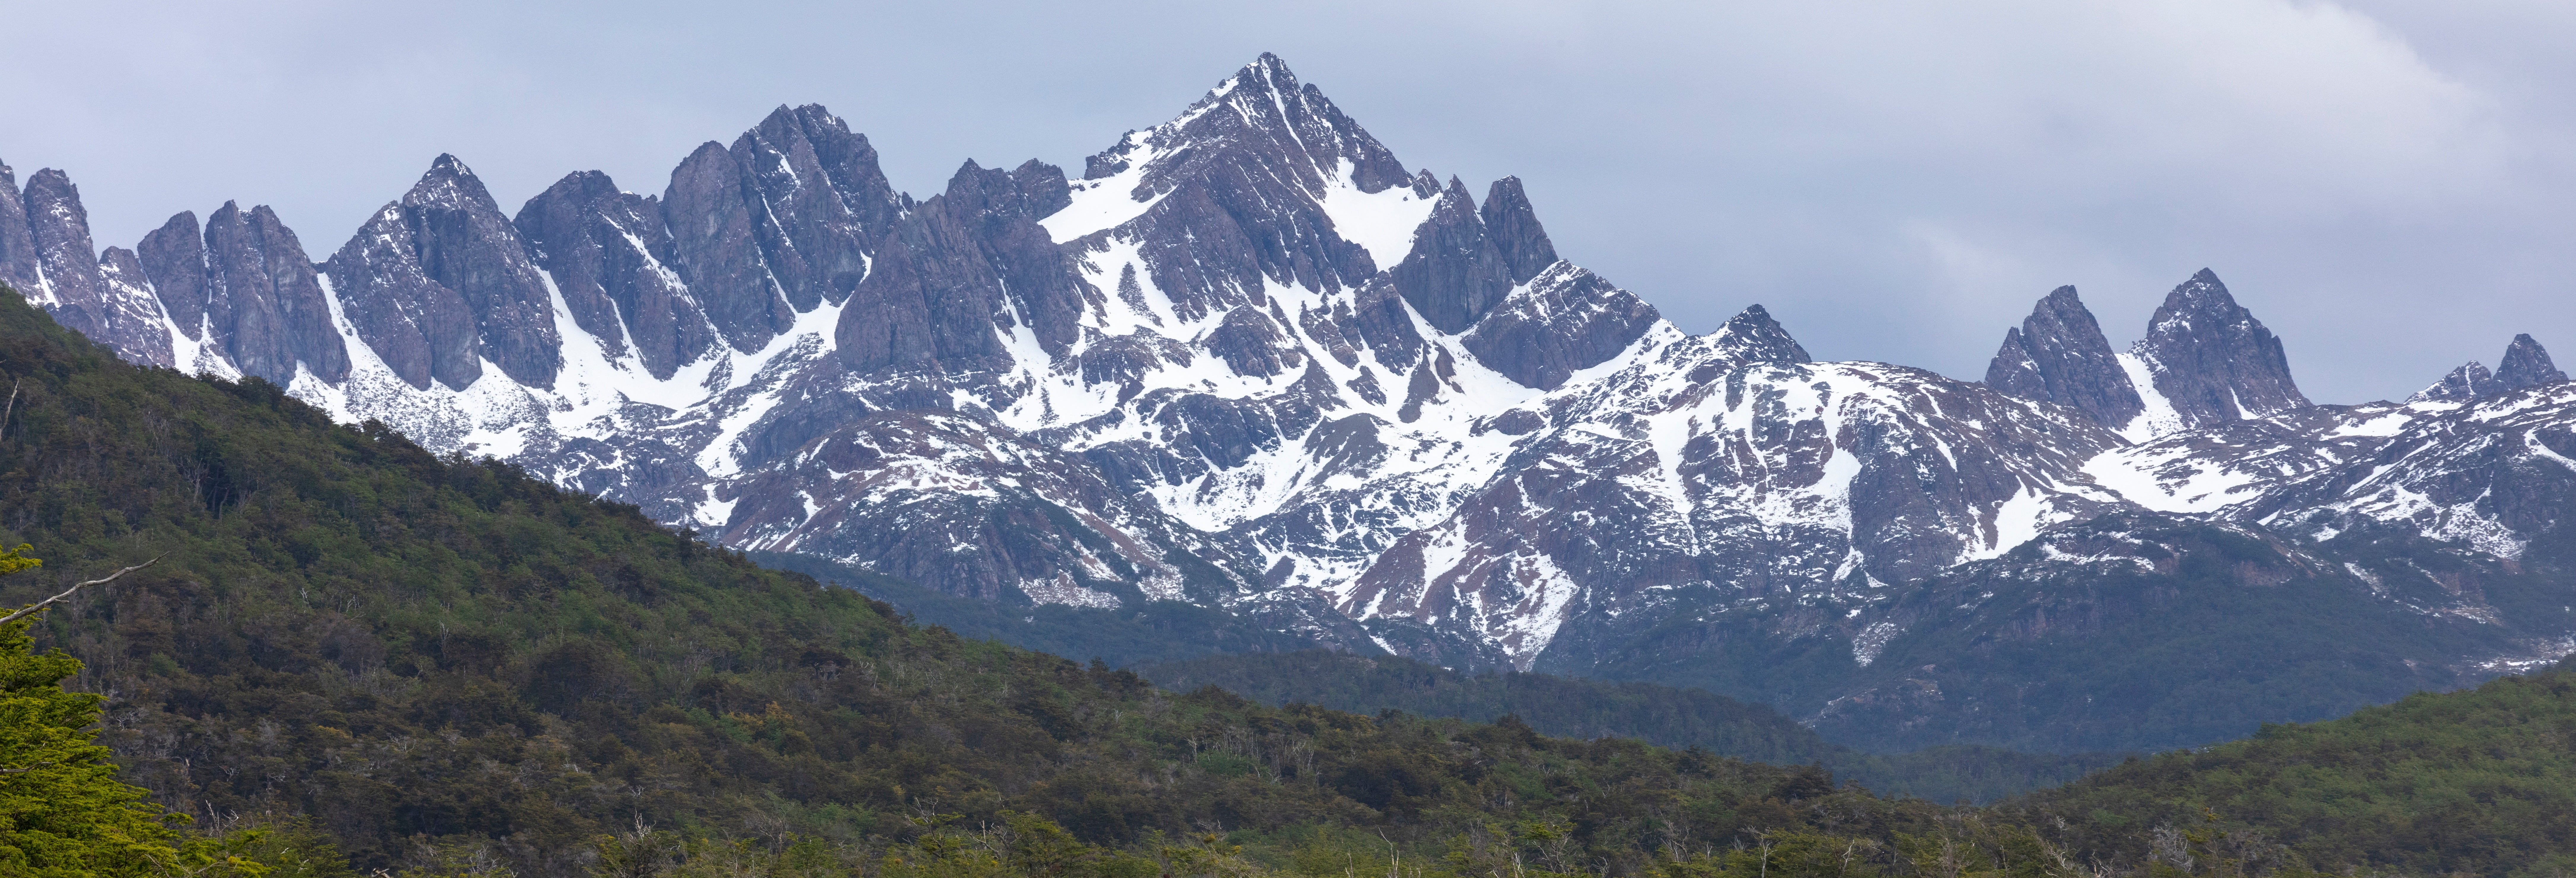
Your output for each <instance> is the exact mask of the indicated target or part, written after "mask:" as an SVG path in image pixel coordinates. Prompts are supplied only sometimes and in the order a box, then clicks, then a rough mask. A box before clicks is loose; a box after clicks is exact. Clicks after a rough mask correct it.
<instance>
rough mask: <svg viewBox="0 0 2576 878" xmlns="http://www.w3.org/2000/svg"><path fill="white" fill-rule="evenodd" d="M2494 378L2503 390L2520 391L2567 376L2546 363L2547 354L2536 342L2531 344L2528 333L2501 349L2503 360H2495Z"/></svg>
mask: <svg viewBox="0 0 2576 878" xmlns="http://www.w3.org/2000/svg"><path fill="white" fill-rule="evenodd" d="M2495 377H2496V381H2497V383H2500V384H2503V385H2504V387H2505V389H2507V390H2521V389H2523V388H2526V387H2539V386H2541V385H2544V384H2558V383H2561V382H2564V381H2566V380H2567V373H2565V372H2561V371H2558V366H2557V365H2556V364H2553V363H2551V362H2549V351H2547V350H2544V349H2542V348H2541V346H2540V342H2538V341H2534V340H2533V339H2532V337H2531V334H2530V333H2523V334H2521V335H2517V336H2514V337H2513V344H2510V345H2507V346H2505V349H2504V359H2501V360H2497V361H2496V372H2495Z"/></svg>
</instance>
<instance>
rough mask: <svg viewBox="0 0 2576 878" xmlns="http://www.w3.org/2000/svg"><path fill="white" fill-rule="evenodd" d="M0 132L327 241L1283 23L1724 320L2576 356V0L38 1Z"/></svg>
mask: <svg viewBox="0 0 2576 878" xmlns="http://www.w3.org/2000/svg"><path fill="white" fill-rule="evenodd" d="M5 10H6V18H5V20H6V21H7V22H8V23H9V25H10V27H9V30H10V31H11V32H12V35H13V38H12V39H11V41H10V42H11V49H10V54H11V56H12V57H11V58H10V59H9V65H8V68H9V74H8V76H7V78H6V79H5V81H0V95H5V100H0V159H5V160H6V161H7V162H8V163H9V164H12V165H14V166H16V167H17V169H18V172H19V174H20V176H21V180H22V181H23V179H24V177H25V175H26V174H29V173H32V172H33V171H35V170H36V169H37V168H40V167H60V168H63V169H65V170H67V171H69V172H70V173H71V175H72V179H73V181H74V182H75V183H78V184H80V186H81V194H82V197H83V199H84V201H85V202H86V203H87V205H88V207H89V210H90V216H91V221H92V223H93V225H94V226H95V228H96V231H97V232H98V237H99V244H100V245H101V246H107V245H110V244H116V245H125V246H131V245H132V243H133V242H134V241H135V240H136V239H137V238H139V237H140V236H141V235H142V233H143V232H144V231H146V230H148V229H150V228H152V227H154V226H157V225H158V224H159V223H160V222H161V221H162V220H163V219H166V218H167V217H168V216H169V215H170V214H171V213H174V212H176V211H178V210H181V209H193V210H196V211H197V212H198V214H199V215H200V216H203V215H204V214H205V213H207V212H208V211H210V210H212V209H213V208H214V207H216V206H218V205H220V204H221V203H222V202H223V201H224V200H225V199H240V200H241V201H243V202H244V203H245V204H250V203H267V204H273V205H275V206H276V207H277V209H278V211H279V213H280V214H281V215H283V217H284V218H285V219H286V221H287V223H288V224H290V225H292V226H294V227H295V229H296V230H297V232H298V233H299V234H300V235H301V236H302V237H303V239H304V242H305V246H306V248H307V250H309V251H311V252H312V253H313V255H315V256H317V257H318V256H321V255H325V254H327V253H329V252H330V251H331V250H333V249H336V248H337V247H338V246H339V245H340V243H341V242H342V241H344V240H346V239H347V236H348V235H349V234H350V232H351V231H353V230H354V229H355V228H356V227H357V224H358V223H359V222H360V221H361V220H362V219H364V217H365V215H366V214H367V212H368V211H370V210H372V209H374V208H375V207H376V206H378V205H380V204H382V203H384V202H385V201H388V200H391V199H393V198H396V197H398V196H400V195H401V193H402V191H403V190H404V189H406V188H408V187H409V186H410V184H411V182H412V180H413V179H414V178H415V177H417V176H418V175H419V174H420V172H421V171H422V170H424V169H426V168H427V167H428V165H429V161H430V159H431V158H432V157H433V156H435V155H437V154H438V153H440V152H454V153H456V154H457V155H458V156H460V157H462V158H463V159H465V161H466V162H467V164H469V165H471V166H472V167H474V169H475V170H476V171H477V172H478V173H480V174H481V175H482V176H483V178H484V180H485V181H486V182H487V183H489V184H490V186H491V188H492V190H493V194H494V195H495V196H497V197H498V198H500V199H501V201H502V202H503V205H504V207H505V208H507V209H510V210H514V211H515V210H516V209H517V206H518V204H519V202H521V201H523V200H525V199H526V198H527V197H529V196H531V195H534V194H535V193H536V192H538V191H539V190H540V189H542V188H543V187H544V186H545V185H547V184H548V183H550V182H552V181H553V180H554V179H555V178H557V177H559V176H561V175H563V174H564V173H566V172H570V171H575V170H583V169H593V168H595V169H599V170H604V171H607V172H609V173H610V174H611V175H613V176H615V177H616V179H617V180H618V182H619V183H620V184H622V185H623V186H625V187H626V188H628V189H630V190H634V191H639V192H655V193H658V192H660V191H661V189H662V187H663V184H664V183H665V182H667V180H668V177H669V173H670V170H671V167H672V166H673V165H675V164H677V163H678V161H679V159H680V158H681V157H682V156H684V155H686V154H687V152H688V151H689V150H690V149H691V148H692V147H694V146H695V145H696V144H698V143H699V142H701V141H705V140H722V141H727V142H730V141H731V140H732V138H733V137H734V136H735V135H736V134H739V133H740V132H741V131H742V130H743V129H745V128H747V127H749V126H750V125H751V124H753V123H754V122H756V121H758V120H759V118H760V117H761V116H762V115H763V114H764V113H766V112H767V111H768V109H769V108H770V107H772V106H775V105H777V104H780V103H808V102H813V103H822V104H825V105H827V106H829V107H831V108H832V109H833V111H835V112H836V113H838V114H840V115H841V116H842V117H844V118H846V119H848V120H849V121H850V123H851V125H852V127H854V128H857V129H858V130H860V131H861V132H863V133H865V134H867V135H868V137H869V138H870V139H871V140H872V141H874V142H875V144H876V145H877V148H878V151H879V152H880V153H881V154H882V155H883V157H884V162H885V167H886V171H887V173H888V174H889V175H891V176H892V177H893V178H894V181H895V183H896V185H897V186H898V187H900V188H903V189H905V190H908V191H910V192H912V193H914V194H915V195H916V196H921V197H927V196H929V195H931V194H934V193H936V192H937V191H938V190H939V189H940V188H942V185H943V183H944V182H945V180H946V178H947V176H948V175H949V173H950V172H952V171H953V170H954V169H955V168H956V166H957V164H958V163H959V162H961V161H962V160H964V159H967V158H974V159H976V160H978V161H981V162H984V163H986V164H994V163H1002V164H1016V163H1017V162H1019V161H1020V160H1023V159H1026V158H1028V157H1031V156H1035V157H1038V158H1040V159H1044V160H1046V161H1049V162H1054V163H1057V164H1060V165H1063V166H1065V167H1066V168H1067V169H1068V170H1069V171H1071V172H1072V173H1074V174H1076V175H1079V173H1080V171H1081V167H1082V159H1083V157H1084V156H1087V155H1089V154H1091V153H1093V152H1096V151H1098V150H1099V149H1101V148H1102V147H1105V146H1107V145H1108V144H1110V143H1111V142H1112V141H1113V140H1115V139H1116V138H1117V136H1118V135H1119V134H1120V133H1121V132H1124V131H1126V130H1128V129H1131V128H1140V127H1144V126H1147V125H1151V124H1154V123H1156V122H1160V121H1162V120H1164V119H1166V118H1169V117H1170V116H1172V115H1173V114H1175V113H1177V112H1178V111H1179V110H1180V109H1181V108H1182V107H1183V106H1185V105H1187V104H1188V103H1189V102H1190V101H1191V100H1192V99H1194V98H1196V97H1197V96H1198V95H1199V94H1200V93H1201V92H1202V91H1204V90H1205V89H1207V88H1208V87H1209V86H1211V85H1213V84H1215V83H1216V81H1217V80H1219V79H1222V78H1224V77H1225V76H1226V75H1227V74H1229V73H1231V72H1232V71H1233V70H1234V69H1235V68H1236V67H1239V66H1241V65H1242V64H1243V63H1245V62H1246V61H1249V60H1250V59H1251V58H1252V57H1253V56H1255V55H1257V54H1258V53H1260V52H1263V51H1274V52H1278V53H1279V54H1280V55H1281V56H1283V57H1285V58H1286V59H1287V60H1288V62H1289V64H1290V66H1291V67H1293V68H1294V69H1295V70H1296V71H1297V72H1298V74H1299V75H1300V77H1301V78H1303V79H1305V80H1306V81H1308V82H1311V83H1315V84H1316V85H1318V86H1319V87H1321V88H1322V89H1323V90H1324V92H1325V93H1326V94H1328V95H1330V96H1331V97H1332V98H1333V99H1334V101H1335V102H1337V103H1339V104H1340V105H1341V106H1342V108H1343V109H1344V110H1345V111H1347V112H1349V113H1350V114H1351V115H1352V116H1353V117H1355V118H1357V119H1358V120H1359V121H1360V123H1361V124H1363V125H1365V126H1367V127H1368V128H1369V130H1370V131H1372V132H1373V133H1375V134H1376V135H1377V136H1378V138H1379V139H1380V140H1382V141H1384V142H1385V143H1386V144H1387V146H1388V147H1390V148H1392V149H1393V150H1395V153H1396V155H1397V156H1398V157H1400V158H1402V159H1403V160H1404V161H1405V162H1406V163H1407V164H1409V165H1411V166H1414V167H1428V168H1430V169H1432V170H1433V171H1434V172H1436V173H1439V174H1441V175H1442V176H1444V177H1445V176H1448V175H1451V174H1456V175H1459V176H1462V177H1465V178H1467V179H1468V180H1469V181H1470V183H1471V184H1472V185H1474V186H1476V187H1477V189H1478V191H1482V185H1483V183H1484V182H1485V181H1487V180H1491V179H1493V178H1494V177H1498V176H1502V175H1505V174H1517V175H1519V176H1520V177H1521V178H1522V179H1523V180H1525V181H1526V182H1527V183H1528V187H1529V192H1530V195H1531V197H1532V199H1533V200H1534V201H1535V202H1536V203H1537V205H1538V208H1539V214H1540V217H1541V219H1542V220H1544V221H1545V222H1546V223H1547V225H1548V229H1549V231H1550V233H1551V234H1553V235H1554V237H1555V238H1556V240H1557V243H1558V248H1559V250H1560V251H1561V252H1562V253H1564V254H1565V255H1566V256H1568V257H1569V258H1572V259H1573V260H1575V261H1576V262H1579V263H1582V264H1584V265H1586V266H1588V267H1591V268H1593V269H1595V270H1597V271H1600V272H1601V273H1603V274H1604V275H1606V276H1608V277H1609V278H1611V279H1612V280H1613V281H1615V282H1617V283H1619V284H1621V285H1623V286H1626V287H1628V288H1630V289H1633V290H1635V291H1637V292H1638V294H1640V295H1642V296H1644V297H1645V298H1646V299H1647V300H1648V301H1651V302H1653V303H1655V304H1656V305H1657V306H1659V307H1661V308H1662V309H1663V311H1664V313H1665V314H1666V315H1668V316H1670V317H1672V318H1673V319H1674V320H1675V321H1676V322H1678V323H1679V324H1681V325H1682V327H1683V328H1685V329H1688V330H1691V331H1694V332H1702V331H1707V330H1709V329H1712V328H1715V327H1716V326H1717V325H1718V324H1719V323H1720V322H1722V321H1724V320H1725V318H1726V317H1727V316H1729V315H1731V314H1733V313H1734V312H1735V311H1737V310H1739V309H1741V308H1743V307H1744V306H1745V305H1746V304H1749V303H1753V302H1760V303H1763V304H1765V305H1768V306H1769V307H1770V308H1771V310H1772V311H1773V312H1774V313H1776V314H1777V315H1779V317H1780V318H1781V319H1782V321H1783V322H1785V323H1786V324H1787V325H1788V326H1789V329H1790V330H1791V331H1792V332H1793V333H1795V334H1796V335H1797V336H1798V337H1799V338H1800V340H1802V341H1803V342H1805V343H1806V345H1807V347H1808V348H1809V349H1810V350H1811V351H1813V352H1814V353H1815V354H1816V355H1817V356H1819V357H1821V358H1828V359H1874V360H1885V361H1890V362H1897V363H1905V364H1909V365H1918V366H1925V367H1929V368H1934V369H1938V370H1941V371H1943V372H1947V373H1949V374H1953V375H1958V376H1962V377H1967V378H1976V377H1981V376H1982V375H1983V374H1984V369H1985V362H1986V359H1987V358H1988V357H1990V356H1991V355H1992V354H1993V352H1994V348H1995V345H1996V343H1997V341H1998V340H1999V339H2000V338H2001V336H2002V333H2003V330H2004V327H2006V326H2008V325H2012V324H2015V323H2017V322H2019V321H2020V319H2021V317H2022V316H2023V315H2024V314H2025V313H2026V312H2027V309H2028V308H2029V306H2030V303H2031V302H2032V301H2033V300H2035V299H2037V298H2038V297H2039V296H2041V295H2042V294H2045V293H2046V292H2047V291H2048V290H2049V289H2050V288H2052V287H2055V286H2056V285H2058V284H2063V283H2072V284H2076V285H2077V286H2078V287H2079V288H2081V289H2082V290H2083V292H2084V296H2085V300H2086V301H2087V302H2088V303H2090V304H2091V305H2092V307H2093V309H2094V311H2095V313H2096V314H2098V315H2100V316H2101V318H2102V321H2103V325H2104V327H2105V330H2106V331H2107V332H2108V333H2109V334H2110V335H2111V336H2112V341H2113V343H2114V344H2121V345H2125V344H2126V343H2127V342H2129V341H2130V340H2133V339H2135V338H2136V337H2137V336H2138V335H2139V334H2141V333H2142V331H2143V328H2144V325H2145V321H2146V318H2147V314H2148V312H2150V311H2151V310H2153V308H2154V307H2155V305H2156V303H2157V302H2158V301H2159V300H2160V299H2161V298H2162V296H2163V294H2164V291H2165V290H2167V289H2169V288H2171V287H2172V286H2173V285H2174V284H2176V283H2179V282H2180V281H2182V280H2183V279H2184V278H2185V277H2186V276H2188V275H2189V274H2190V273H2191V272H2192V271H2194V270H2196V269H2198V268H2200V267H2202V266H2204V265H2206V266H2209V267H2212V268H2215V269H2216V270H2217V271H2218V273H2219V276H2220V277H2222V278H2224V279H2226V280H2227V281H2228V283H2229V286H2230V287H2232V288H2233V289H2234V290H2235V291H2236V294H2237V296H2238V298H2239V299H2240V300H2241V301H2243V302H2245V303H2246V304H2247V305H2248V306H2250V307H2252V308H2253V309H2254V310H2255V312H2256V314H2257V315H2258V316H2260V317H2261V318H2262V319H2263V320H2264V322H2265V323H2267V324H2269V325H2270V326H2271V327H2272V328H2273V330H2274V331H2276V332H2278V333H2280V334H2281V336H2282V337H2283V338H2284V339H2285V340H2286V342H2287V344H2288V347H2289V351H2290V359H2291V364H2292V367H2293V368H2294V370H2295V371H2296V373H2297V375H2298V377H2299V381H2300V384H2301V386H2302V387H2304V388H2305V389H2307V391H2308V392H2309V395H2310V396H2312V397H2314V398H2316V399H2318V400H2319V401H2326V402H2358V401H2362V400H2367V399H2376V398H2389V397H2399V396H2403V395H2405V394H2407V393H2410V392H2412V391H2414V390H2415V389H2417V388H2419V387H2421V386H2423V385H2424V384H2427V383H2429V382H2431V381H2432V380H2433V379H2435V378H2436V377H2439V375H2440V374H2441V373H2442V372H2443V371H2445V370H2447V369H2449V368H2450V367H2452V366H2455V365H2457V364H2459V363H2460V362H2462V361H2465V360H2469V359H2479V360H2483V361H2486V362H2488V363H2489V364H2490V365H2492V364H2493V361H2494V359H2495V358H2496V357H2497V356H2498V355H2500V354H2501V353H2502V352H2503V350H2504V346H2505V343H2506V341H2507V340H2508V339H2509V338H2510V337H2511V336H2512V334H2513V333H2516V332H2530V333H2533V334H2534V335H2536V336H2538V337H2539V338H2540V340H2541V341H2542V342H2543V343H2546V344H2554V345H2556V346H2558V350H2559V353H2560V355H2561V357H2562V358H2563V359H2562V361H2563V362H2568V363H2569V364H2570V365H2576V304H2571V298H2570V294H2571V293H2576V199H2571V198H2570V196H2571V195H2576V150H2571V149H2570V148H2569V147H2570V145H2571V142H2576V141H2571V137H2570V135H2571V134H2576V125H2571V122H2576V52H2570V51H2568V50H2567V47H2569V46H2576V4H2571V3H2566V2H2563V0H2557V2H2510V0H2450V2H2438V3H2437V2H2415V3H2403V2H2394V0H2387V2H2347V3H2340V4H2338V3H2328V2H2278V0H2143V2H2124V3H2072V2H2065V0H2028V2H1981V0H1954V2H1946V3H1937V4H1933V3H1919V2H1898V0H1889V2H1874V3H1871V2H1836V0H1820V2H1807V3H1796V4H1784V3H1731V2H1730V3H1672V4H1646V3H1621V4H1589V5H1587V4H1578V3H1520V2H1494V0H1481V2H1458V3H1443V2H1425V3H1404V2H1384V0H1378V2H1356V3H1317V4H1291V3H1224V4H1212V3H1204V2H1129V3H1122V4H1092V5H1086V6H1072V5H1061V6H1060V5H1054V4H1036V3H1029V4H979V3H962V2H951V3H925V2H907V3H885V4H833V3H753V2H730V3H721V4H719V3H705V2H694V3H645V2H628V3H596V4H572V3H564V4H549V3H538V2H528V0H514V2H479V0H462V2H447V3H439V4H385V3H324V2H310V3H209V2H189V3H110V2H99V3H37V2H23V0H10V2H9V3H7V4H6V6H5Z"/></svg>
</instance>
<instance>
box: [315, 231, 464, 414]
mask: <svg viewBox="0 0 2576 878" xmlns="http://www.w3.org/2000/svg"><path fill="white" fill-rule="evenodd" d="M406 219H407V218H406V217H405V215H404V211H403V209H402V207H401V205H398V204H388V205H385V207H384V209H382V210H378V211H376V214H375V216H373V217H371V218H369V219H368V220H367V224H366V225H363V226H360V227H358V234H357V235H356V236H354V237H351V238H350V239H349V243H347V244H343V245H341V247H340V252H338V253H334V254H332V255H331V259H330V261H328V262H325V263H323V264H322V270H323V271H324V272H325V273H327V274H329V275H330V277H331V287H332V289H333V290H334V291H335V292H337V293H338V294H339V295H340V296H341V299H340V302H341V307H342V308H343V309H344V310H345V311H346V313H347V314H348V315H349V322H350V324H351V325H353V326H355V327H357V330H358V340H359V341H361V342H364V343H365V344H366V345H367V347H369V348H371V349H374V350H375V352H376V356H377V357H378V358H380V359H383V360H384V362H385V365H386V366H387V367H389V368H391V369H392V370H393V372H394V375H395V376H397V377H400V378H401V379H402V380H404V381H405V382H408V383H410V384H411V386H413V387H417V388H422V389H426V388H428V387H429V382H430V381H431V379H436V380H438V381H439V382H441V383H444V384H446V385H447V386H448V387H450V388H455V389H460V390H461V389H464V388H465V387H466V386H468V385H471V384H473V383H474V382H475V380H476V379H479V378H481V377H483V358H482V357H481V356H480V354H481V347H482V346H481V345H479V344H477V343H476V340H475V337H474V336H475V333H474V328H475V326H474V324H475V320H474V309H473V308H472V307H470V306H468V305H466V304H465V297H464V296H461V295H458V294H457V292H456V291H455V290H454V289H451V288H449V287H448V286H447V285H446V284H443V283H439V282H438V281H437V280H436V279H434V278H431V277H430V276H429V270H428V268H426V267H425V266H423V265H421V262H420V255H421V251H422V250H423V247H422V245H421V241H420V238H419V236H418V235H417V234H415V233H414V232H413V230H412V223H410V222H407V221H406Z"/></svg>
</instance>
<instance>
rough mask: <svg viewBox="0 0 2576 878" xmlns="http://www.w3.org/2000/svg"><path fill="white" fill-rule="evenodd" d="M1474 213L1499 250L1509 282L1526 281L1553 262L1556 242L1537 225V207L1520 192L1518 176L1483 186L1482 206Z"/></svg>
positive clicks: (1527, 196) (1521, 282)
mask: <svg viewBox="0 0 2576 878" xmlns="http://www.w3.org/2000/svg"><path fill="white" fill-rule="evenodd" d="M1478 216H1479V217H1481V218H1482V219H1483V220H1484V221H1485V234H1486V235H1487V236H1489V237H1491V238H1492V239H1493V242H1494V246H1495V247H1496V248H1498V249H1500V250H1501V251H1502V253H1503V264H1504V266H1505V267H1506V268H1507V269H1509V270H1510V272H1511V278H1512V283H1515V284H1525V283H1529V282H1530V278H1533V277H1537V276H1538V273H1539V272H1542V271H1546V270H1547V267H1548V266H1550V265H1555V264H1556V244H1555V243H1553V242H1551V241H1549V240H1548V239H1547V228H1546V227H1544V226H1541V225H1539V221H1538V210H1537V209H1536V208H1533V207H1531V206H1530V200H1529V195H1528V194H1527V193H1525V192H1522V191H1521V178H1519V177H1504V178H1502V179H1500V180H1496V181H1494V185H1492V186H1490V187H1487V188H1486V189H1485V207H1484V209H1483V210H1482V211H1481V212H1480V213H1479V214H1478Z"/></svg>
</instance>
